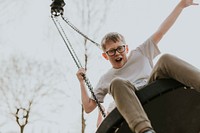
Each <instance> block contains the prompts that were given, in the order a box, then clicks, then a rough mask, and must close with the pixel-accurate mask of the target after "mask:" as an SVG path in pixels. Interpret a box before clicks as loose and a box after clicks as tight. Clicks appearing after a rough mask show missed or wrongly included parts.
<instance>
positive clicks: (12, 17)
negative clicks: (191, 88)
mask: <svg viewBox="0 0 200 133" xmlns="http://www.w3.org/2000/svg"><path fill="white" fill-rule="evenodd" d="M178 2H179V0H169V1H167V0H165V1H161V0H151V1H150V0H123V1H120V0H116V2H114V3H113V4H112V5H110V8H111V10H110V13H109V17H108V19H107V22H106V23H105V24H104V26H103V28H102V31H101V32H100V36H99V37H98V38H97V39H96V40H95V41H97V42H100V40H101V38H102V37H103V35H104V34H106V33H108V32H110V31H117V32H119V33H121V34H123V35H124V36H125V38H126V41H127V43H128V45H129V48H131V49H133V48H135V47H137V46H138V45H139V44H140V43H142V42H143V41H145V40H146V39H147V38H148V37H149V36H150V35H151V34H152V33H153V32H155V31H156V29H157V28H158V27H159V25H160V24H161V22H162V21H163V20H164V19H165V18H166V17H167V16H168V14H169V13H170V12H171V11H172V9H173V8H174V7H175V5H176V4H177V3H178ZM196 2H200V1H199V0H196ZM0 3H1V5H0V7H1V9H2V10H1V11H0V15H1V18H0V56H1V58H7V56H9V55H12V54H14V53H16V54H24V55H26V56H27V57H28V56H30V57H34V58H38V59H44V60H46V59H49V60H52V59H56V60H59V61H63V63H64V64H65V63H67V67H69V68H72V67H73V68H74V69H72V72H71V73H72V75H71V76H70V78H69V83H72V84H71V85H70V86H72V87H74V88H72V89H71V90H72V91H73V92H72V93H73V94H74V95H75V96H74V98H72V99H71V101H67V103H66V104H68V105H67V106H68V107H69V108H66V112H63V114H62V115H65V113H66V114H71V115H67V116H68V117H70V118H68V120H66V121H65V122H66V123H63V124H62V125H60V126H59V127H60V132H61V133H62V132H64V131H68V132H69V133H78V131H79V130H80V126H77V124H76V123H77V122H79V120H78V119H80V110H79V109H80V99H79V98H80V97H79V96H80V95H79V94H80V91H79V88H78V81H77V79H76V77H75V73H76V71H77V69H76V66H75V65H74V62H73V61H72V60H71V57H70V56H69V55H68V54H67V50H66V48H65V46H64V44H63V41H62V40H61V38H60V36H59V34H58V32H57V31H56V30H55V26H54V25H53V22H52V20H51V18H50V7H49V5H50V3H51V0H48V1H41V0H34V1H28V0H20V1H17V2H13V0H6V1H5V0H0ZM66 3H67V4H66V7H65V8H67V7H70V5H69V4H68V2H67V1H66ZM199 13H200V6H192V7H189V8H187V9H185V10H184V11H183V12H182V14H181V15H180V17H179V18H178V20H177V22H176V23H175V25H174V26H173V27H172V28H171V29H170V31H169V32H168V33H167V34H166V36H165V37H164V38H163V39H162V40H161V42H160V43H159V48H160V50H161V52H162V53H170V54H173V55H176V56H178V57H180V58H182V59H184V60H186V61H188V62H189V63H191V64H193V65H194V66H196V67H198V68H200V61H199V59H198V58H199V56H200V53H199V49H200V46H199V45H200V36H199V35H200V26H199V24H200V15H199ZM71 15H73V13H72V14H71ZM71 21H72V23H73V22H74V21H79V18H76V20H71ZM52 31H54V33H52ZM91 47H92V48H93V50H94V51H96V55H93V58H97V59H98V60H99V62H103V63H105V65H102V64H101V67H99V66H100V63H98V62H95V59H93V60H92V62H91V64H90V67H89V69H90V70H88V77H89V79H91V82H92V83H93V84H94V85H95V83H96V82H97V80H98V78H99V77H100V75H101V74H102V72H103V71H106V67H110V66H109V64H108V63H107V62H105V61H104V60H103V59H99V56H97V54H99V55H100V54H101V52H100V51H99V50H98V48H96V47H94V46H91ZM80 58H81V57H80ZM156 60H157V59H156ZM156 60H155V61H156ZM65 65H66V64H65ZM73 74H74V75H73ZM72 105H73V106H72ZM73 109H74V110H73ZM61 117H62V116H61ZM86 118H87V130H86V133H93V132H94V131H95V125H96V112H94V113H92V114H89V115H86ZM67 122H69V123H67ZM66 125H70V126H72V127H71V129H69V130H67V129H66V128H69V126H66ZM9 129H10V130H9V131H15V129H16V127H13V129H11V128H9ZM0 132H1V129H0ZM44 132H48V131H44Z"/></svg>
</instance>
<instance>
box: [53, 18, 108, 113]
mask: <svg viewBox="0 0 200 133" xmlns="http://www.w3.org/2000/svg"><path fill="white" fill-rule="evenodd" d="M51 18H52V20H53V22H54V24H55V26H56V28H57V30H58V32H59V34H60V35H61V37H62V39H63V41H64V43H65V45H66V46H67V48H68V50H69V52H70V54H71V56H72V58H73V60H74V62H75V63H76V65H77V67H78V68H82V65H81V63H80V61H79V59H78V57H77V55H76V53H75V51H74V49H73V47H72V45H71V43H70V41H69V39H68V37H67V35H66V34H65V31H64V29H63V27H62V26H61V24H60V23H59V21H58V20H57V19H56V20H55V16H53V15H52V16H51ZM57 23H58V24H57ZM59 27H60V28H59ZM60 29H61V30H60ZM66 40H67V41H66ZM83 78H84V80H85V83H86V85H87V87H88V88H89V90H90V92H91V94H92V96H93V98H94V100H95V102H96V103H97V106H98V108H99V110H100V111H101V114H102V116H103V117H106V114H105V112H104V110H103V109H102V107H101V104H100V103H99V101H98V99H97V97H96V96H95V94H94V91H93V87H92V85H91V83H90V81H89V79H88V78H87V77H86V75H83Z"/></svg>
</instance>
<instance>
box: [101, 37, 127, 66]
mask: <svg viewBox="0 0 200 133" xmlns="http://www.w3.org/2000/svg"><path fill="white" fill-rule="evenodd" d="M105 46H106V47H105V50H104V53H103V54H102V55H103V57H104V58H105V59H107V60H109V61H110V63H111V65H112V66H113V68H115V69H119V68H122V67H123V66H124V64H126V62H127V53H128V45H125V44H122V43H121V42H116V43H115V42H113V41H109V42H107V43H106V45H105Z"/></svg>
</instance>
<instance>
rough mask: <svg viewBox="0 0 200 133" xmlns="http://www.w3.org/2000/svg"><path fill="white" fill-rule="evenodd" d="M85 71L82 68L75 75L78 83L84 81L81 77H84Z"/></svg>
mask: <svg viewBox="0 0 200 133" xmlns="http://www.w3.org/2000/svg"><path fill="white" fill-rule="evenodd" d="M85 73H86V71H85V69H84V68H80V69H79V70H78V71H77V73H76V76H77V78H78V80H79V82H83V81H84V78H83V75H85Z"/></svg>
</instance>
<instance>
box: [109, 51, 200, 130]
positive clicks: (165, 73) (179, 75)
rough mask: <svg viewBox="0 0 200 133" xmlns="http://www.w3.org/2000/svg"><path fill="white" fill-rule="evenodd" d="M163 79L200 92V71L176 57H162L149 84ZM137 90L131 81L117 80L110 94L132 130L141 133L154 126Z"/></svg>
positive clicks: (113, 81) (111, 87) (114, 80)
mask: <svg viewBox="0 0 200 133" xmlns="http://www.w3.org/2000/svg"><path fill="white" fill-rule="evenodd" d="M161 78H173V79H175V80H177V81H179V82H181V83H183V84H184V85H186V86H189V87H193V88H194V89H196V90H197V91H200V70H199V69H197V68H195V67H194V66H192V65H190V64H188V63H187V62H185V61H183V60H181V59H179V58H177V57H175V56H172V55H169V54H165V55H163V56H162V57H160V59H159V60H158V62H157V63H156V65H155V67H154V68H153V71H152V74H151V75H150V78H149V83H150V82H152V81H154V80H156V79H161ZM135 90H136V89H135V87H134V86H133V85H132V84H131V83H130V82H129V81H127V80H124V79H120V78H115V79H113V80H112V82H111V85H110V90H109V93H110V94H111V95H112V96H113V99H114V100H115V103H116V106H117V108H118V110H119V112H120V113H121V114H122V116H123V117H124V119H125V120H126V122H127V123H128V125H129V127H130V129H131V130H132V131H133V132H135V133H140V132H141V130H143V129H145V128H152V126H151V122H150V120H149V119H148V116H147V115H146V113H145V111H144V109H143V107H142V105H141V103H140V101H139V99H138V98H137V96H136V94H135Z"/></svg>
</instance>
